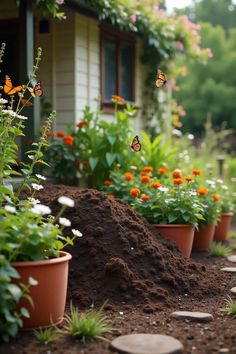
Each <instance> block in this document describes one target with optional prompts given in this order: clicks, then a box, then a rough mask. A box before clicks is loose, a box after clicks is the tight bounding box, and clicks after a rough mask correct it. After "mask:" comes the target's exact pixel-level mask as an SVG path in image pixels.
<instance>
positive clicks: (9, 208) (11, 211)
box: [4, 205, 16, 214]
mask: <svg viewBox="0 0 236 354" xmlns="http://www.w3.org/2000/svg"><path fill="white" fill-rule="evenodd" d="M4 209H5V210H6V211H8V212H9V213H13V214H14V213H15V212H16V208H15V207H14V206H12V205H5V207H4Z"/></svg>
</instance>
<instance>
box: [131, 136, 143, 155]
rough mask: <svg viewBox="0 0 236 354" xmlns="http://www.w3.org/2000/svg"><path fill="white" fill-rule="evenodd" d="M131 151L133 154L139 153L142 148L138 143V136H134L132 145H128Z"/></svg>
mask: <svg viewBox="0 0 236 354" xmlns="http://www.w3.org/2000/svg"><path fill="white" fill-rule="evenodd" d="M130 147H131V149H132V150H133V151H135V152H139V151H140V150H141V148H142V145H141V144H140V142H139V138H138V135H136V136H135V137H134V139H133V141H132V144H131V145H130Z"/></svg>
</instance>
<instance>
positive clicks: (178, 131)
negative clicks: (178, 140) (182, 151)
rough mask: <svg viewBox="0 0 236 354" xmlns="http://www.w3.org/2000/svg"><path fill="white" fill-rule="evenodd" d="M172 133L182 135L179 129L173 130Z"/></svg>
mask: <svg viewBox="0 0 236 354" xmlns="http://www.w3.org/2000/svg"><path fill="white" fill-rule="evenodd" d="M172 135H175V136H181V135H182V132H181V131H180V130H179V129H173V130H172Z"/></svg>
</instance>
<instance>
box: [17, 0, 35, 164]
mask: <svg viewBox="0 0 236 354" xmlns="http://www.w3.org/2000/svg"><path fill="white" fill-rule="evenodd" d="M19 25H20V43H19V47H20V48H19V49H20V83H21V84H23V83H24V84H25V83H27V82H28V80H29V74H30V73H32V71H33V63H34V54H35V53H34V18H33V9H32V1H31V0H21V1H20V8H19ZM33 103H34V105H33V107H24V109H23V111H22V113H21V114H23V115H25V116H27V117H28V120H27V121H25V130H24V132H25V137H23V138H22V140H21V158H22V160H26V159H27V157H26V156H25V152H26V151H27V150H29V149H30V145H29V141H30V140H34V138H35V136H36V135H37V134H38V131H39V125H40V101H39V98H35V99H34V101H33Z"/></svg>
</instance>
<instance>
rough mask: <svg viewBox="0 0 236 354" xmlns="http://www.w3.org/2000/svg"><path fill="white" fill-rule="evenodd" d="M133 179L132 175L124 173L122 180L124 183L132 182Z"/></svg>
mask: <svg viewBox="0 0 236 354" xmlns="http://www.w3.org/2000/svg"><path fill="white" fill-rule="evenodd" d="M133 177H134V176H133V174H132V173H130V172H125V174H124V178H125V180H126V181H132V179H133Z"/></svg>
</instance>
